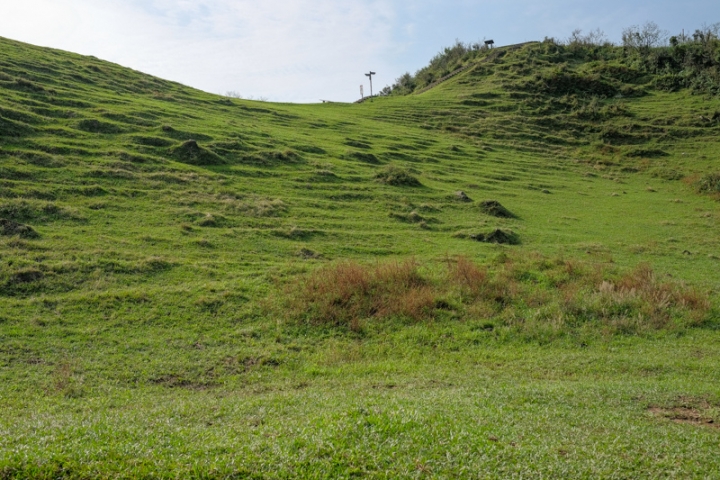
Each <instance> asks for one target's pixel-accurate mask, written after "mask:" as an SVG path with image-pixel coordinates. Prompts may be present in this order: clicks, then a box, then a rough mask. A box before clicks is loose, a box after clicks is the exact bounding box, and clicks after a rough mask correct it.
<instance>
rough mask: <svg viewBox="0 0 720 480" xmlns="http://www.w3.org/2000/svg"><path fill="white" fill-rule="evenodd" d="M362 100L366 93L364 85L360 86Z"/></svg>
mask: <svg viewBox="0 0 720 480" xmlns="http://www.w3.org/2000/svg"><path fill="white" fill-rule="evenodd" d="M360 98H365V92H364V91H363V86H362V85H360Z"/></svg>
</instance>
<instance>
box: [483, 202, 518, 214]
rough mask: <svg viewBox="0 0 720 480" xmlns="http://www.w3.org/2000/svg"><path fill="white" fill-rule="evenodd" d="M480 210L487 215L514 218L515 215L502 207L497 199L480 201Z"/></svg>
mask: <svg viewBox="0 0 720 480" xmlns="http://www.w3.org/2000/svg"><path fill="white" fill-rule="evenodd" d="M480 210H482V211H483V213H485V214H487V215H491V216H493V217H499V218H515V215H514V214H513V213H512V212H511V211H510V210H508V209H507V208H505V207H503V206H502V205H501V204H500V202H498V201H497V200H484V201H482V202H480Z"/></svg>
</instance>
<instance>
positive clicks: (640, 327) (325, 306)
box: [285, 255, 711, 335]
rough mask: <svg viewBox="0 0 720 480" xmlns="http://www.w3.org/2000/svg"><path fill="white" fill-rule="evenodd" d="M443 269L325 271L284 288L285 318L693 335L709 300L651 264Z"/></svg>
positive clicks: (407, 264) (512, 262) (404, 265)
mask: <svg viewBox="0 0 720 480" xmlns="http://www.w3.org/2000/svg"><path fill="white" fill-rule="evenodd" d="M446 264H447V267H446V269H445V271H444V272H443V271H442V270H440V269H438V268H437V266H434V267H435V268H434V269H433V268H427V269H421V268H420V265H419V264H418V262H417V261H416V260H405V261H402V262H397V261H395V262H388V263H378V264H374V265H363V264H360V263H358V262H342V263H337V264H333V265H328V266H326V267H324V268H321V269H319V270H317V271H315V272H313V273H312V274H310V275H309V276H307V277H302V278H298V279H296V281H295V282H294V283H293V284H292V285H290V287H289V290H288V292H287V293H288V294H289V296H288V298H290V302H289V304H288V305H287V306H288V307H289V310H288V311H286V312H285V313H286V314H288V316H289V317H291V318H293V319H295V320H296V321H300V322H301V323H306V324H311V325H326V326H341V327H346V328H350V329H351V330H358V329H360V328H361V326H362V324H363V322H365V321H367V320H370V319H375V320H381V319H389V318H402V319H405V320H411V321H423V320H431V319H439V318H442V317H445V318H446V317H447V311H452V312H453V315H452V316H453V317H455V318H461V319H465V320H492V321H493V322H495V324H498V325H500V326H504V327H507V328H510V329H515V330H519V331H523V332H525V333H526V334H527V333H528V332H535V333H531V334H532V335H534V334H538V332H545V333H543V335H545V334H546V333H547V332H548V331H550V330H551V331H552V332H555V333H553V335H555V334H557V333H563V332H565V333H567V332H569V331H571V330H573V329H578V328H581V329H587V328H598V329H600V330H601V331H605V332H609V333H613V334H614V333H632V334H635V333H643V332H646V331H650V330H661V329H677V328H686V327H694V326H699V325H701V324H702V323H703V322H704V321H706V320H707V319H708V315H709V312H710V311H711V303H710V300H709V297H708V295H707V294H706V293H703V292H701V291H699V290H697V289H694V288H690V287H688V286H686V285H684V284H682V283H678V282H670V281H661V280H660V279H659V278H658V276H657V275H656V274H655V273H654V272H653V270H652V268H651V267H650V266H649V265H647V264H640V265H638V266H637V267H636V268H635V269H634V270H632V271H630V272H627V273H625V274H623V275H618V274H617V273H616V272H614V271H611V270H609V267H608V266H607V265H600V264H597V265H596V264H589V263H586V262H581V261H577V260H566V259H548V258H546V257H543V256H540V255H528V256H525V257H518V258H503V259H501V261H499V262H496V263H494V264H489V265H478V264H477V263H475V262H473V261H472V260H470V259H469V258H467V257H458V258H455V259H448V260H447V262H446Z"/></svg>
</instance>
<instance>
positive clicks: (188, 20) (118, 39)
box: [0, 0, 720, 102]
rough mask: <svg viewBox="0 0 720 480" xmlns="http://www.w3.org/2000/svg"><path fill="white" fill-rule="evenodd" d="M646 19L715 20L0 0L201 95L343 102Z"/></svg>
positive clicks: (481, 9) (69, 45)
mask: <svg viewBox="0 0 720 480" xmlns="http://www.w3.org/2000/svg"><path fill="white" fill-rule="evenodd" d="M646 21H654V22H656V23H657V24H658V25H660V27H662V28H663V29H666V30H668V31H670V32H671V33H678V32H680V31H681V30H682V29H685V30H686V31H693V30H694V29H696V28H699V27H700V26H701V25H703V24H712V23H716V22H720V1H718V0H712V1H711V0H687V1H683V0H677V1H668V0H655V1H645V0H643V1H632V0H625V1H618V0H605V1H582V0H580V1H577V0H576V1H570V0H546V1H544V2H537V1H529V0H506V1H502V0H495V1H489V0H445V1H429V0H425V1H410V0H387V1H378V0H356V1H347V0H295V1H285V0H197V1H190V0H0V36H3V37H7V38H12V39H15V40H21V41H25V42H28V43H33V44H36V45H42V46H49V47H54V48H59V49H63V50H69V51H73V52H77V53H82V54H87V55H94V56H96V57H99V58H102V59H105V60H110V61H113V62H116V63H119V64H121V65H124V66H128V67H131V68H134V69H136V70H140V71H143V72H146V73H150V74H153V75H157V76H159V77H162V78H166V79H170V80H175V81H179V82H181V83H184V84H187V85H190V86H193V87H196V88H200V89H202V90H206V91H209V92H212V93H225V92H228V91H234V92H237V93H239V94H240V95H243V96H245V97H255V98H259V97H262V98H265V99H268V100H271V101H287V102H315V101H318V100H319V99H328V100H338V101H351V100H354V99H356V98H357V97H358V96H359V86H360V84H365V91H366V92H367V91H368V90H369V87H368V85H367V79H366V77H364V76H363V73H365V72H367V71H368V70H371V69H372V70H373V71H375V72H377V75H376V77H374V81H373V84H374V87H375V89H376V90H377V89H379V88H381V87H382V86H384V85H386V84H390V83H392V82H393V81H394V79H395V78H397V77H398V76H400V75H401V74H403V73H404V72H406V71H410V72H414V71H416V70H417V69H418V68H420V67H422V66H423V65H425V64H427V62H428V61H429V59H430V58H432V57H433V56H434V55H435V54H436V53H437V52H438V51H440V50H441V49H442V48H443V47H445V46H448V45H450V44H452V43H453V42H454V41H455V40H456V39H459V40H461V41H465V42H471V41H478V40H482V39H484V38H487V39H490V38H492V39H494V40H495V41H496V43H497V44H498V45H504V44H511V43H518V42H522V41H527V40H542V39H543V38H544V37H545V36H549V37H556V38H567V37H568V36H569V35H570V33H571V32H572V31H573V30H574V29H576V28H579V29H582V30H584V31H586V32H587V31H589V30H594V29H597V28H599V29H601V30H603V31H604V32H605V33H606V35H607V36H608V38H609V39H610V40H612V41H619V39H620V34H621V32H622V29H623V28H625V27H627V26H630V25H636V24H642V23H645V22H646Z"/></svg>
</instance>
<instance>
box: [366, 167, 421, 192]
mask: <svg viewBox="0 0 720 480" xmlns="http://www.w3.org/2000/svg"><path fill="white" fill-rule="evenodd" d="M375 179H376V180H377V181H378V182H380V183H384V184H386V185H392V186H393V187H420V186H422V184H421V183H420V180H418V179H417V178H415V177H414V176H413V175H411V174H410V172H408V171H407V170H405V169H402V168H400V167H396V166H394V165H388V166H387V167H385V168H384V169H383V170H381V171H380V172H378V173H376V174H375Z"/></svg>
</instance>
